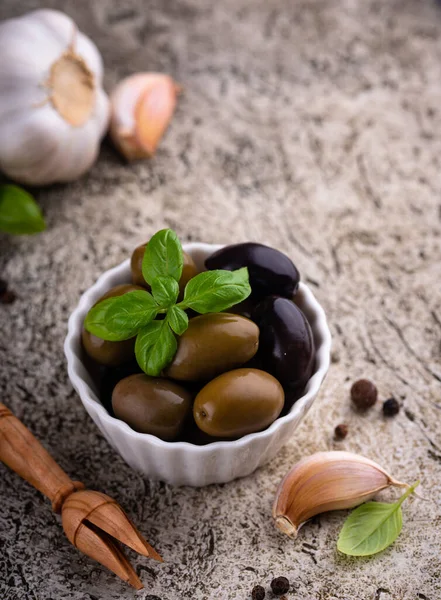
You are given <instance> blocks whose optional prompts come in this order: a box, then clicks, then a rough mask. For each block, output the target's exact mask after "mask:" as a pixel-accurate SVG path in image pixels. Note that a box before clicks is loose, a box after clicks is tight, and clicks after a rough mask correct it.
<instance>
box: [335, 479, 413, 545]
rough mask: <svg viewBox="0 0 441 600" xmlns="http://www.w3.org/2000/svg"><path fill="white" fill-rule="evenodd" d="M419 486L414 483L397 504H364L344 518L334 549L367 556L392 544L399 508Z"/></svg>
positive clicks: (400, 518) (398, 528)
mask: <svg viewBox="0 0 441 600" xmlns="http://www.w3.org/2000/svg"><path fill="white" fill-rule="evenodd" d="M418 484H419V481H417V482H416V483H415V484H414V485H413V486H411V487H410V488H409V489H408V490H407V491H406V492H405V493H404V494H403V495H402V496H401V498H399V500H398V501H397V502H394V503H392V504H388V503H386V502H367V503H366V504H362V505H361V506H359V507H358V508H356V509H355V510H354V511H353V512H352V513H351V514H350V515H349V517H348V518H347V519H346V521H345V523H344V525H343V528H342V530H341V532H340V536H339V538H338V542H337V548H338V550H340V552H342V553H343V554H348V555H349V556H371V555H372V554H377V552H381V551H382V550H385V549H386V548H387V547H388V546H390V545H391V544H393V543H394V542H395V540H396V539H397V537H398V536H399V534H400V532H401V528H402V527H403V516H402V512H401V505H402V504H403V502H404V500H406V498H408V497H409V496H410V495H411V494H413V492H414V491H415V488H416V487H417V485H418Z"/></svg>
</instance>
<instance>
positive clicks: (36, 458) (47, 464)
mask: <svg viewBox="0 0 441 600" xmlns="http://www.w3.org/2000/svg"><path fill="white" fill-rule="evenodd" d="M0 460H1V461H2V462H4V463H5V464H6V465H8V467H9V468H10V469H12V470H13V471H15V472H16V473H17V474H18V475H20V477H23V479H26V481H28V482H29V483H30V484H31V485H33V486H34V487H35V488H37V490H39V491H40V492H41V493H42V494H44V495H45V496H47V497H48V498H49V500H51V502H52V508H53V510H54V511H55V512H56V513H61V521H62V524H63V529H64V532H65V534H66V536H67V538H68V540H69V541H70V542H71V543H72V544H73V545H74V546H75V547H76V548H78V550H80V551H81V552H83V553H84V554H86V555H87V556H89V557H90V558H93V559H95V560H97V561H98V562H100V563H101V564H102V565H104V566H105V567H107V568H108V569H110V570H111V571H113V572H114V573H115V574H116V575H118V577H121V579H123V580H124V581H127V582H128V583H130V585H132V586H133V587H135V588H136V589H138V590H140V589H142V588H143V587H144V586H143V585H142V583H141V580H140V579H139V577H138V575H137V574H136V572H135V570H134V569H133V567H132V565H131V564H130V562H129V561H128V559H127V558H126V557H125V555H124V554H123V551H122V549H121V548H120V546H119V544H118V541H119V542H122V543H124V544H126V545H127V546H129V548H132V549H133V550H135V551H136V552H139V554H142V555H143V556H148V557H150V558H154V559H155V560H159V561H161V562H162V558H161V557H160V556H159V554H158V553H157V552H156V550H154V548H152V547H151V546H150V544H148V543H147V542H146V541H145V539H144V538H143V537H142V535H141V534H140V533H139V531H138V530H137V529H136V527H135V525H134V524H133V523H132V521H131V520H130V519H129V518H128V516H127V515H126V514H125V512H124V511H123V509H122V508H121V507H120V506H119V505H118V504H117V503H116V502H115V500H113V499H112V498H110V496H107V495H106V494H102V493H101V492H95V491H93V490H85V489H84V485H83V484H82V483H81V482H79V481H72V480H71V479H70V478H69V477H68V476H67V475H66V473H65V472H64V471H63V470H62V469H61V468H60V467H59V466H58V465H57V463H56V462H55V461H54V459H53V458H52V457H51V456H50V454H49V453H48V452H47V451H46V450H45V449H44V448H43V446H42V445H41V444H40V442H39V441H38V440H37V439H36V438H35V437H34V436H33V435H32V433H31V432H30V431H29V430H28V429H27V428H26V427H25V426H24V425H23V423H21V421H20V420H19V419H17V417H15V416H14V415H13V414H12V413H11V411H10V410H9V409H8V408H7V407H6V406H5V405H4V404H2V403H0ZM117 540H118V541H117Z"/></svg>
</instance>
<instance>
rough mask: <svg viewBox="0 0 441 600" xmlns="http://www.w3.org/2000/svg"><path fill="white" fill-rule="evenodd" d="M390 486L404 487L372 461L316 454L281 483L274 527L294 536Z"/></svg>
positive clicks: (347, 455) (354, 456) (348, 454)
mask: <svg viewBox="0 0 441 600" xmlns="http://www.w3.org/2000/svg"><path fill="white" fill-rule="evenodd" d="M389 486H397V487H407V484H405V483H400V482H399V481H396V480H395V479H393V478H392V477H391V476H390V475H389V474H388V473H387V472H386V471H385V470H384V469H383V468H382V467H380V465H378V464H377V463H375V462H374V461H372V460H370V459H368V458H365V457H364V456H360V455H358V454H353V453H351V452H339V451H335V452H317V453H316V454H313V455H312V456H308V457H306V458H304V459H302V460H301V461H299V462H298V463H297V464H296V465H294V467H293V468H292V469H291V470H290V471H289V473H288V474H287V475H286V476H285V478H284V479H283V480H282V482H281V484H280V486H279V489H278V491H277V494H276V499H275V502H274V506H273V518H274V519H275V523H276V527H277V528H278V529H280V531H282V532H283V533H286V534H287V535H291V536H294V537H295V536H296V535H297V532H298V530H299V528H300V527H301V525H303V523H305V521H307V520H308V519H310V518H311V517H313V516H315V515H317V514H319V513H322V512H327V511H330V510H342V509H345V508H353V507H354V506H358V505H359V504H361V503H362V502H365V501H367V500H370V499H371V498H373V497H374V496H375V494H376V493H377V492H379V491H380V490H383V489H385V488H387V487H389Z"/></svg>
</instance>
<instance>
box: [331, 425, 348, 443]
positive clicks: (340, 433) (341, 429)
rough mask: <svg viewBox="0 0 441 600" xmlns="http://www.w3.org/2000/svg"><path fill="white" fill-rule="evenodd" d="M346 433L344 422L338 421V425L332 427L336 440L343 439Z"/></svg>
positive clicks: (346, 427) (346, 428)
mask: <svg viewBox="0 0 441 600" xmlns="http://www.w3.org/2000/svg"><path fill="white" fill-rule="evenodd" d="M347 435H348V426H347V425H346V423H340V425H337V427H336V428H335V429H334V437H335V439H336V440H344V439H345V437H346V436H347Z"/></svg>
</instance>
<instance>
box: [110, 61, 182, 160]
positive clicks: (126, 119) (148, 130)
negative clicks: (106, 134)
mask: <svg viewBox="0 0 441 600" xmlns="http://www.w3.org/2000/svg"><path fill="white" fill-rule="evenodd" d="M179 91H180V89H179V87H178V86H177V85H176V84H175V82H174V81H173V79H172V78H171V77H169V76H168V75H163V74H160V73H137V74H135V75H132V76H130V77H127V78H126V79H124V80H123V81H122V82H121V83H120V84H119V85H118V86H117V87H116V88H115V90H114V92H113V94H112V96H111V105H112V116H111V121H110V135H111V137H112V139H113V141H114V143H115V145H116V146H117V148H118V149H119V150H120V152H121V153H122V154H123V155H124V156H125V157H126V158H127V159H128V160H136V159H140V158H148V157H151V156H153V155H154V153H155V151H156V148H157V146H158V144H159V142H160V140H161V138H162V136H163V135H164V133H165V131H166V129H167V127H168V125H169V123H170V121H171V118H172V116H173V113H174V111H175V108H176V97H177V95H178V93H179Z"/></svg>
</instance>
